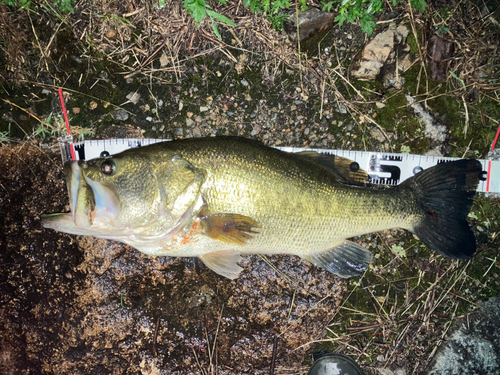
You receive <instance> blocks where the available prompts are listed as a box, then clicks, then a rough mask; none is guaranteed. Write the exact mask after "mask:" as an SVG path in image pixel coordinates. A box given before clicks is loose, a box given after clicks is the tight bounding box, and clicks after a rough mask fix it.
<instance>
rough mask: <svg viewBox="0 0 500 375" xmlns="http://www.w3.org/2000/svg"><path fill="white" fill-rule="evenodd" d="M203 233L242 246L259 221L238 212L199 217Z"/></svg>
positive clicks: (217, 239)
mask: <svg viewBox="0 0 500 375" xmlns="http://www.w3.org/2000/svg"><path fill="white" fill-rule="evenodd" d="M200 223H201V225H202V228H203V231H204V233H205V234H206V235H207V236H208V237H210V238H211V239H213V240H216V241H221V242H225V243H228V244H232V245H239V246H242V245H244V244H246V242H247V240H248V239H250V238H251V237H252V235H253V234H255V233H258V232H256V231H255V230H254V228H260V225H259V223H257V222H256V221H255V220H254V219H252V218H251V217H248V216H244V215H239V214H214V215H206V216H202V217H200Z"/></svg>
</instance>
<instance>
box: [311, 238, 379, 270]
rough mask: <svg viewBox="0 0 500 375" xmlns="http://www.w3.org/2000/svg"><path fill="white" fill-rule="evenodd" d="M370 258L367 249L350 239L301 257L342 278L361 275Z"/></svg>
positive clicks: (370, 255) (370, 254)
mask: <svg viewBox="0 0 500 375" xmlns="http://www.w3.org/2000/svg"><path fill="white" fill-rule="evenodd" d="M371 258H372V253H371V252H370V251H369V250H366V249H365V248H364V247H361V246H360V245H358V244H357V243H355V242H352V241H344V242H343V243H341V244H340V245H338V246H336V247H334V248H333V249H331V250H328V251H324V252H321V253H313V254H309V255H307V256H303V257H302V259H304V260H307V261H308V262H311V263H312V264H314V265H316V266H318V267H321V268H323V269H325V270H327V271H329V272H331V273H333V274H335V275H337V276H340V277H343V278H348V277H353V276H359V275H361V274H362V273H363V272H364V271H366V269H367V268H368V266H369V265H370V260H371Z"/></svg>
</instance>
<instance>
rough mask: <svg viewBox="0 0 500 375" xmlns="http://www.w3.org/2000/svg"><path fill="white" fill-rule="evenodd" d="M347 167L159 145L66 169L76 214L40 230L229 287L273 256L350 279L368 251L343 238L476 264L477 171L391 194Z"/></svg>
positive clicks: (454, 172) (263, 149)
mask: <svg viewBox="0 0 500 375" xmlns="http://www.w3.org/2000/svg"><path fill="white" fill-rule="evenodd" d="M343 162H345V161H342V160H340V161H339V160H338V159H337V160H335V159H334V158H333V157H332V158H331V159H330V157H327V156H324V155H318V154H314V153H313V154H310V153H303V154H300V153H299V154H289V153H286V152H282V151H279V150H276V149H273V148H270V147H267V146H265V145H263V144H262V143H259V142H256V141H252V140H248V139H244V138H238V137H215V138H201V139H200V138H199V139H187V140H180V141H172V142H165V143H158V144H154V145H151V146H146V147H142V148H139V149H131V150H127V151H125V152H123V153H121V154H118V155H115V156H113V157H111V158H101V159H95V160H91V161H88V162H87V161H80V162H72V163H71V165H70V167H68V166H67V167H65V172H66V173H67V174H68V176H67V179H68V186H69V190H68V191H69V194H70V205H71V204H72V213H70V214H61V215H59V216H58V215H56V216H47V217H44V219H43V225H44V226H45V227H48V228H53V229H56V230H60V231H63V232H68V233H74V234H87V235H93V236H96V237H102V238H109V239H115V240H118V241H121V242H124V243H127V244H129V245H131V246H134V247H136V248H137V249H139V250H140V251H143V252H145V253H147V254H150V255H155V256H162V255H169V256H181V257H182V256H184V257H192V256H197V257H199V258H200V259H201V260H202V261H203V262H204V263H205V264H206V265H207V266H208V267H210V268H211V269H212V270H214V271H215V272H217V273H219V274H221V275H224V276H226V277H229V278H235V277H237V276H238V274H239V273H240V272H241V268H240V267H239V266H238V265H237V262H238V261H239V260H240V255H245V254H275V253H287V254H294V255H298V256H300V257H302V258H303V259H305V260H308V261H310V262H312V263H314V264H315V265H317V266H320V267H323V268H325V269H327V270H328V271H330V272H333V273H335V274H337V275H339V276H342V277H350V276H354V275H358V274H360V273H361V272H363V271H364V270H365V269H366V268H367V267H368V264H369V261H370V259H371V253H370V252H369V251H368V250H366V249H364V248H363V247H361V246H359V245H358V244H356V243H354V242H351V241H348V240H347V239H348V238H350V237H354V236H358V235H362V234H365V233H370V232H376V231H380V230H385V229H391V228H403V229H407V230H410V231H412V232H413V233H415V234H417V236H419V238H420V239H421V240H422V241H424V243H426V244H427V245H429V246H430V247H431V248H433V249H434V250H436V251H438V252H439V253H441V254H443V255H446V256H449V257H452V258H469V257H470V256H472V254H473V253H474V251H475V247H476V244H475V238H474V235H473V233H472V231H471V230H470V228H469V226H468V224H467V221H466V217H467V213H468V210H469V208H470V205H471V203H472V197H473V195H474V191H475V189H476V188H477V185H478V183H479V178H480V174H481V172H482V168H481V165H480V163H479V162H477V161H475V160H460V161H457V162H451V163H446V164H443V165H438V166H436V167H433V168H430V169H428V170H426V171H423V172H421V173H419V174H417V175H416V176H415V177H413V178H411V179H409V180H407V181H405V182H404V183H403V184H401V185H399V186H396V187H391V188H373V187H370V186H363V183H362V181H361V183H360V179H362V178H364V177H363V176H365V175H366V174H364V172H363V171H359V172H358V171H355V170H353V171H349V170H346V169H345V168H344V167H345V165H344V164H343ZM347 162H349V161H347ZM348 169H349V168H348ZM360 176H361V177H360Z"/></svg>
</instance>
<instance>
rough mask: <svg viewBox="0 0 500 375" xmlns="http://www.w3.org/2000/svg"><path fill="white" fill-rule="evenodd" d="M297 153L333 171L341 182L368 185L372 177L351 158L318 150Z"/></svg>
mask: <svg viewBox="0 0 500 375" xmlns="http://www.w3.org/2000/svg"><path fill="white" fill-rule="evenodd" d="M295 155H297V156H298V157H300V158H302V159H305V160H307V161H309V162H312V163H314V164H316V165H319V166H321V167H323V168H325V169H328V170H329V171H330V172H332V173H333V174H334V175H335V176H336V177H337V178H338V180H339V181H340V182H342V183H344V184H349V185H358V186H368V185H370V177H369V176H368V173H367V172H366V171H365V170H363V169H361V168H360V167H359V164H358V163H357V162H355V161H353V160H351V159H348V158H344V157H342V156H337V155H329V154H320V153H319V152H316V151H302V152H298V153H296V154H295Z"/></svg>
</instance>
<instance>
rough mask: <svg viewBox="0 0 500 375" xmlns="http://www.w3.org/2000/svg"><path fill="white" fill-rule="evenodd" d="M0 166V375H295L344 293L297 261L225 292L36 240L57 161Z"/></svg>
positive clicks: (93, 251)
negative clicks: (271, 372) (272, 374)
mask: <svg viewBox="0 0 500 375" xmlns="http://www.w3.org/2000/svg"><path fill="white" fill-rule="evenodd" d="M0 161H1V163H2V167H3V170H2V173H1V174H0V189H1V190H3V191H2V194H0V220H1V226H2V228H3V231H2V233H1V235H0V245H1V248H2V251H1V253H0V373H2V374H20V373H31V374H54V373H57V374H104V373H105V374H123V373H128V374H139V373H140V374H191V373H201V372H202V371H205V372H207V373H212V371H213V373H218V374H231V373H238V374H244V373H249V374H264V373H265V374H267V373H269V369H270V366H271V363H272V362H273V356H274V362H273V363H274V365H275V368H276V372H277V373H278V371H279V372H280V373H287V371H291V373H293V372H294V370H295V369H297V368H299V367H300V365H301V362H302V361H303V359H304V356H305V353H306V350H308V349H310V348H311V345H307V344H308V343H310V342H311V341H314V340H317V339H321V338H322V337H323V335H324V333H325V326H326V325H327V324H328V323H330V321H331V320H332V319H333V317H334V316H335V314H336V312H337V310H338V307H339V304H340V302H341V299H342V295H343V293H344V292H345V289H346V283H345V281H342V280H339V279H338V278H336V277H334V276H333V275H331V274H329V273H328V272H325V271H321V270H320V269H318V268H316V267H314V266H312V265H310V264H308V263H307V262H302V261H301V260H300V259H299V258H297V257H292V256H286V255H283V256H273V257H269V258H261V257H259V256H249V257H246V258H245V259H244V261H243V262H242V263H241V265H242V266H243V267H244V268H245V271H243V273H242V276H241V277H240V278H239V279H238V280H235V281H231V280H228V279H224V278H222V277H220V276H218V275H216V274H215V273H213V272H212V271H211V270H209V269H207V268H205V267H204V266H203V264H201V263H198V262H195V261H193V260H189V259H179V258H168V257H158V258H153V257H148V256H146V255H143V254H142V253H140V252H139V251H137V250H135V249H133V248H130V247H128V246H126V245H123V244H121V243H117V242H113V241H107V240H100V239H95V238H91V237H82V236H71V235H67V234H62V233H58V232H55V231H52V230H47V229H43V228H41V226H40V215H41V214H42V213H52V212H62V211H68V210H69V205H68V196H67V192H66V186H65V182H64V176H63V173H62V168H61V162H60V157H59V155H58V154H56V153H53V152H52V153H51V152H48V151H47V150H42V149H40V148H39V147H38V146H35V145H31V144H27V143H26V144H23V145H20V146H3V147H1V148H0ZM267 262H269V264H268V263H267Z"/></svg>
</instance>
